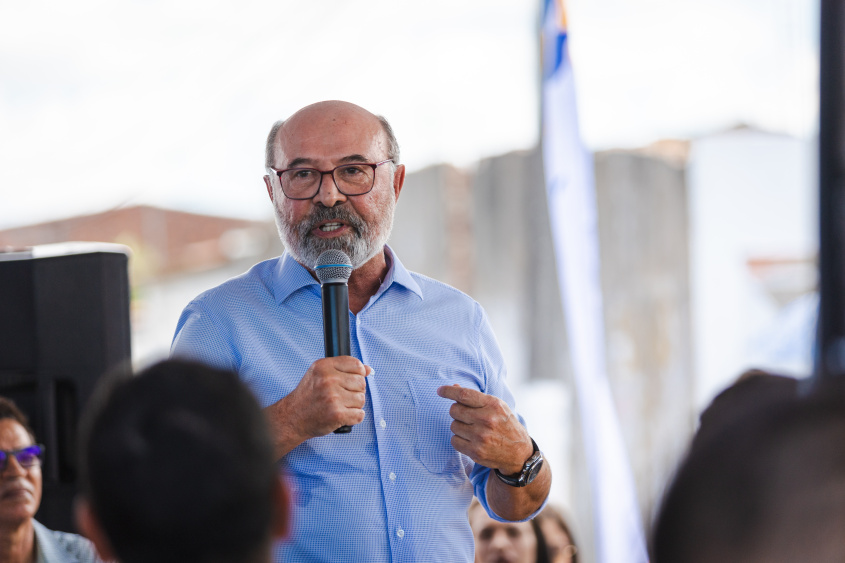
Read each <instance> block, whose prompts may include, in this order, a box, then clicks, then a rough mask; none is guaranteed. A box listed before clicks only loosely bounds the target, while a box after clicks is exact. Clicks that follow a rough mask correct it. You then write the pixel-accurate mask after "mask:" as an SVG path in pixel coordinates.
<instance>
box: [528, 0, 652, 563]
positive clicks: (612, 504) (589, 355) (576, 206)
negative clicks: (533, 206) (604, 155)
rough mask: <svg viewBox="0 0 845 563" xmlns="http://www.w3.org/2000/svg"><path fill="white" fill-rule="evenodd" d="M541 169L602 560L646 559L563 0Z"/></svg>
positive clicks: (548, 70)
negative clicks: (614, 373)
mask: <svg viewBox="0 0 845 563" xmlns="http://www.w3.org/2000/svg"><path fill="white" fill-rule="evenodd" d="M542 35H543V37H542V39H543V166H544V169H545V174H546V190H547V195H548V204H549V213H550V216H551V225H552V237H553V239H554V245H555V255H556V258H557V270H558V272H557V273H558V281H559V284H560V292H561V300H562V302H563V308H564V312H565V316H566V327H567V332H568V333H569V347H570V351H571V356H572V365H573V370H574V373H575V387H576V395H577V397H578V403H579V411H580V413H581V427H582V430H583V434H584V444H585V448H586V459H587V465H588V470H589V473H590V479H591V487H592V493H593V494H592V498H593V514H594V515H595V521H594V533H595V545H596V551H597V560H598V562H599V563H623V562H624V563H631V562H633V563H644V562H646V561H648V555H647V553H646V548H645V541H644V538H643V527H642V521H641V519H640V513H639V508H638V504H637V498H636V489H635V487H634V480H633V477H632V474H631V469H630V464H629V462H628V458H627V455H626V452H625V445H624V442H623V440H622V434H621V432H620V429H619V422H618V420H617V416H616V410H615V407H614V404H613V398H612V396H611V392H610V386H609V384H608V380H607V373H606V369H605V361H604V358H605V356H604V353H605V350H604V324H603V316H602V297H601V282H600V278H599V252H598V231H597V227H596V196H595V188H594V186H593V163H592V157H591V155H590V153H589V152H588V151H587V149H586V148H585V147H584V145H583V143H582V142H581V138H580V134H579V131H578V116H577V112H576V106H575V84H574V80H573V76H572V66H571V64H570V60H569V52H568V48H567V43H568V42H567V28H566V15H565V12H564V9H563V5H562V2H561V0H557V1H555V0H545V11H544V18H543V32H542Z"/></svg>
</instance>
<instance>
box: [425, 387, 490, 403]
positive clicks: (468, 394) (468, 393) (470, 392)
mask: <svg viewBox="0 0 845 563" xmlns="http://www.w3.org/2000/svg"><path fill="white" fill-rule="evenodd" d="M437 394H438V395H440V396H441V397H443V398H444V399H450V400H452V401H456V402H458V403H461V404H462V405H465V406H467V407H473V408H480V407H483V406H485V405H487V401H488V400H489V399H488V396H487V395H485V394H484V393H482V392H481V391H476V390H475V389H468V388H466V387H461V386H460V385H458V384H455V385H444V386H442V387H438V388H437Z"/></svg>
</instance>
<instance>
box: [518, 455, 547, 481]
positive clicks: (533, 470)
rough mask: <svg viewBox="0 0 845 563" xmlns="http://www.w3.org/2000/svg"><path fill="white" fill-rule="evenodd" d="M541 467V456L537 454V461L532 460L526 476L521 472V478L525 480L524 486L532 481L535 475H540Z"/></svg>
mask: <svg viewBox="0 0 845 563" xmlns="http://www.w3.org/2000/svg"><path fill="white" fill-rule="evenodd" d="M542 467H543V454H541V453H540V452H537V459H536V460H534V462H533V464H532V465H531V467H530V468H528V471H527V474H526V473H525V472H523V474H522V476H523V477H524V478H525V484H526V485H528V484H530V483H531V481H533V480H534V479H535V478H536V477H537V475H539V474H540V469H541V468H542Z"/></svg>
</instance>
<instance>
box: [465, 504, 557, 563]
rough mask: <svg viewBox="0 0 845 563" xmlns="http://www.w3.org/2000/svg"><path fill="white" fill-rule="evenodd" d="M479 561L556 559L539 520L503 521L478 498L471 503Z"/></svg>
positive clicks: (500, 562)
mask: <svg viewBox="0 0 845 563" xmlns="http://www.w3.org/2000/svg"><path fill="white" fill-rule="evenodd" d="M468 514H469V523H470V526H471V527H472V533H473V536H474V538H475V563H552V560H551V559H550V558H549V552H548V549H547V547H546V540H545V537H544V535H543V530H542V529H541V527H540V525H539V522H538V520H537V519H536V518H535V519H532V520H529V521H528V522H499V521H498V520H493V519H492V518H490V516H488V515H487V513H486V512H485V511H484V509H483V508H482V507H481V505H480V504H479V503H478V501H477V500H473V501H472V504H470V507H469V511H468Z"/></svg>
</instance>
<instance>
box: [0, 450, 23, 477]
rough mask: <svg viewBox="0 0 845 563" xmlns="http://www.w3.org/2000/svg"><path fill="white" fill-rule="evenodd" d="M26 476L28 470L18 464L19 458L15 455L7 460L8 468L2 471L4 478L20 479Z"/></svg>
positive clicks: (0, 473) (0, 472)
mask: <svg viewBox="0 0 845 563" xmlns="http://www.w3.org/2000/svg"><path fill="white" fill-rule="evenodd" d="M25 474H26V469H25V468H24V467H23V466H22V465H21V464H20V463H18V458H16V457H15V456H13V455H10V456H9V457H7V458H6V467H4V468H3V471H0V475H2V476H3V477H19V476H21V475H25Z"/></svg>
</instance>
